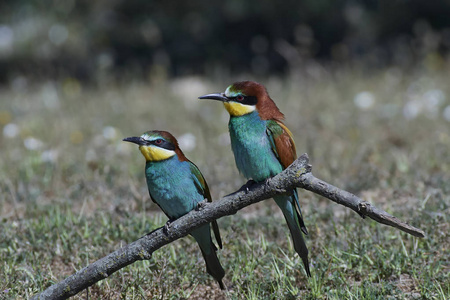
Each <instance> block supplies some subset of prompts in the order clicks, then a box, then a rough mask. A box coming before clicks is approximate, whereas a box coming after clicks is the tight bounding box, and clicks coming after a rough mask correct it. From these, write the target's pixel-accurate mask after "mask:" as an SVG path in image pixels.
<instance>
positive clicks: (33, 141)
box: [23, 137, 44, 150]
mask: <svg viewBox="0 0 450 300" xmlns="http://www.w3.org/2000/svg"><path fill="white" fill-rule="evenodd" d="M23 144H24V145H25V148H27V149H28V150H39V149H41V148H42V146H44V143H43V142H42V141H41V140H38V139H37V138H34V137H27V138H26V139H25V140H23Z"/></svg>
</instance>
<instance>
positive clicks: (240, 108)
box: [223, 102, 256, 117]
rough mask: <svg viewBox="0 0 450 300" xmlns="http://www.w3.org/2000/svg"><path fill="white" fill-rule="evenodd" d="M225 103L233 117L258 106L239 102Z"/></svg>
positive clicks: (246, 112)
mask: <svg viewBox="0 0 450 300" xmlns="http://www.w3.org/2000/svg"><path fill="white" fill-rule="evenodd" d="M223 105H224V106H225V109H226V110H227V111H228V112H229V113H230V115H232V116H233V117H239V116H243V115H246V114H249V113H251V112H252V111H254V110H255V108H256V107H255V106H254V105H245V104H241V103H237V102H224V103H223Z"/></svg>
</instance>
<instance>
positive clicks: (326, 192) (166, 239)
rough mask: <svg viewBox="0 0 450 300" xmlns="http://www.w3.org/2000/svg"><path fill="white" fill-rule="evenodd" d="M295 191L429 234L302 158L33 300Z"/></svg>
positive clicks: (78, 287) (72, 289)
mask: <svg viewBox="0 0 450 300" xmlns="http://www.w3.org/2000/svg"><path fill="white" fill-rule="evenodd" d="M295 187H299V188H303V189H306V190H309V191H311V192H314V193H316V194H319V195H322V196H324V197H326V198H328V199H330V200H332V201H334V202H336V203H338V204H341V205H344V206H347V207H349V208H351V209H352V210H354V211H355V212H357V213H358V214H359V215H360V216H362V217H365V216H368V217H369V218H371V219H373V220H375V221H377V222H379V223H382V224H386V225H390V226H393V227H396V228H398V229H400V230H403V231H405V232H407V233H409V234H411V235H414V236H417V237H424V236H425V234H424V232H423V231H422V230H420V229H418V228H415V227H413V226H411V225H409V224H407V223H404V222H402V221H400V220H398V219H397V218H395V217H394V216H391V215H390V214H388V213H387V212H385V211H383V210H381V209H378V208H376V207H374V206H373V205H371V204H370V203H368V202H365V201H363V200H362V199H360V198H358V197H357V196H355V195H353V194H351V193H349V192H346V191H343V190H341V189H339V188H337V187H335V186H333V185H330V184H328V183H326V182H324V181H322V180H320V179H317V178H316V177H314V176H313V175H312V174H311V165H309V158H308V155H307V154H303V155H302V156H300V157H299V158H298V159H297V160H296V161H294V162H293V163H292V165H291V166H289V167H288V168H287V169H286V170H284V171H283V172H281V173H280V174H278V175H276V176H274V177H273V178H271V179H269V180H267V181H266V182H263V183H257V184H256V183H255V184H253V185H250V186H246V187H245V188H241V189H240V190H239V191H237V192H236V193H233V194H230V195H228V196H226V197H224V198H222V199H220V200H218V201H214V202H212V203H207V204H205V205H203V206H202V208H201V209H200V210H195V211H191V212H190V213H188V214H187V215H185V216H183V217H181V218H179V219H177V220H175V221H173V222H172V223H171V224H170V227H169V230H168V231H166V230H164V229H163V227H161V228H158V229H156V230H154V231H152V232H150V233H149V234H147V235H145V236H143V237H142V238H140V239H139V240H137V241H135V242H133V243H130V244H128V245H126V246H124V247H122V248H120V249H118V250H116V251H115V252H113V253H111V254H109V255H108V256H106V257H103V258H101V259H99V260H97V261H96V262H94V263H92V264H90V265H89V266H87V267H85V268H83V269H81V270H80V271H78V272H76V273H75V274H73V275H71V276H69V277H67V278H66V279H64V280H62V281H60V282H58V283H56V284H54V285H52V286H50V287H49V288H48V289H46V290H45V291H43V292H42V293H40V294H37V295H35V296H34V297H33V298H32V299H67V298H69V297H70V296H73V295H75V294H77V293H79V292H80V291H82V290H84V289H86V288H88V287H89V286H91V285H93V284H94V283H96V282H98V281H100V280H102V279H105V278H107V277H108V276H109V275H111V274H112V273H114V272H116V271H117V270H119V269H121V268H124V267H126V266H128V265H130V264H132V263H134V262H136V261H138V260H144V259H150V258H151V256H152V253H153V252H154V251H156V250H158V249H159V248H161V247H162V246H164V245H167V244H169V243H171V242H173V241H175V240H177V239H179V238H181V237H184V236H186V235H187V234H189V232H191V231H192V230H193V229H195V228H198V227H200V226H201V225H203V224H206V223H209V222H211V221H212V220H215V219H218V218H220V217H223V216H227V215H232V214H235V213H236V212H237V211H239V210H240V209H242V208H244V207H246V206H249V205H251V204H254V203H257V202H260V201H262V200H265V199H268V198H272V197H273V196H275V195H279V194H284V193H286V192H288V191H290V190H292V189H293V188H295Z"/></svg>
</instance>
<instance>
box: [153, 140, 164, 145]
mask: <svg viewBox="0 0 450 300" xmlns="http://www.w3.org/2000/svg"><path fill="white" fill-rule="evenodd" d="M162 142H163V140H162V139H157V140H156V141H155V144H156V145H161V144H162Z"/></svg>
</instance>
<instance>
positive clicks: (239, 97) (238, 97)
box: [236, 95, 244, 101]
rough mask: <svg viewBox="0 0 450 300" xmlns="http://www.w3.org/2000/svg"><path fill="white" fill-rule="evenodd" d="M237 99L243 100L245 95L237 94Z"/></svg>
mask: <svg viewBox="0 0 450 300" xmlns="http://www.w3.org/2000/svg"><path fill="white" fill-rule="evenodd" d="M236 100H237V101H242V100H244V96H242V95H237V96H236Z"/></svg>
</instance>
